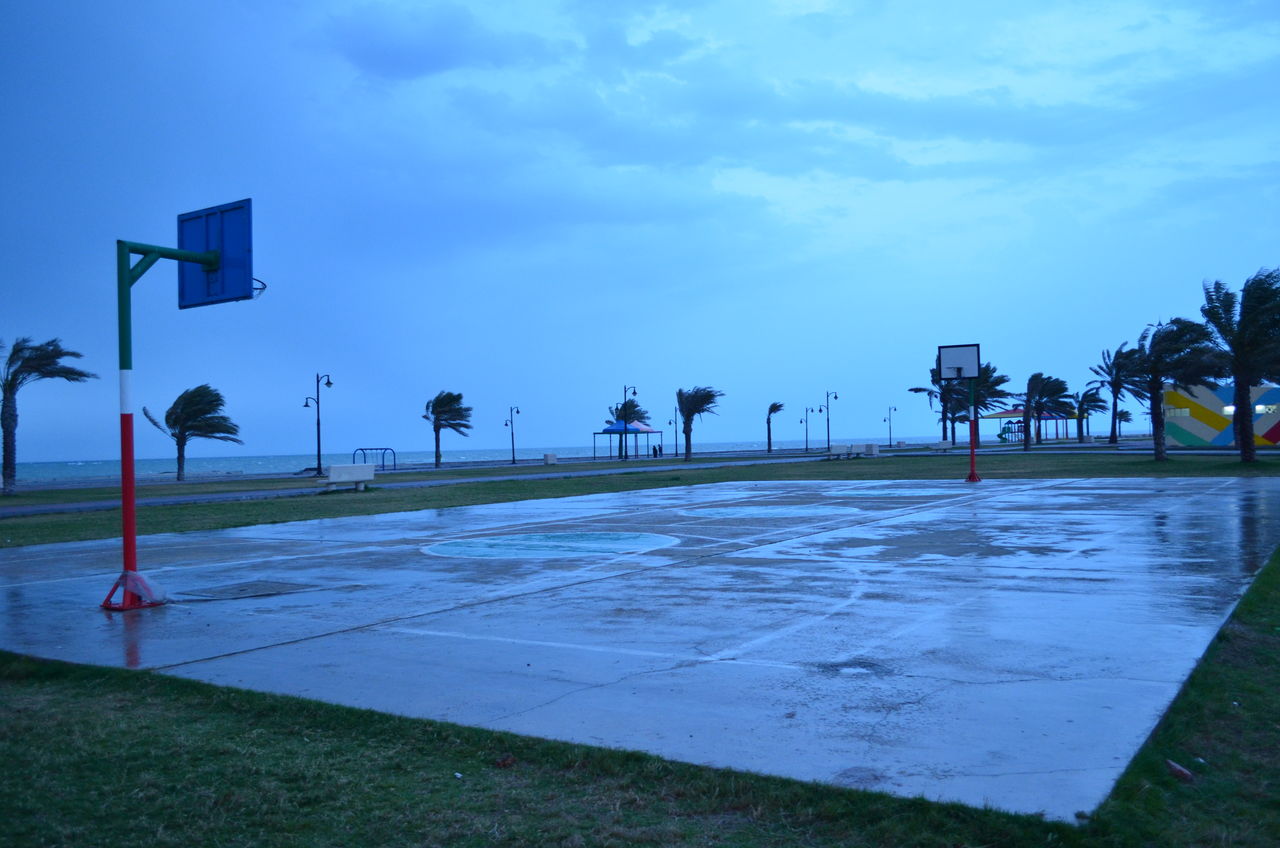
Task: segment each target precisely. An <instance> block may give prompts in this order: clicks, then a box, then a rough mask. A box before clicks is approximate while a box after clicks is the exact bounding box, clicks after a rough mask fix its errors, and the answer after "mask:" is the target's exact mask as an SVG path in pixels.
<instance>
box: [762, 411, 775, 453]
mask: <svg viewBox="0 0 1280 848" xmlns="http://www.w3.org/2000/svg"><path fill="white" fill-rule="evenodd" d="M764 432H765V441H766V442H767V444H768V446H769V447H768V449H767V450H766V451H765V452H766V453H773V416H772V415H770V416H768V417H766V418H765V419H764Z"/></svg>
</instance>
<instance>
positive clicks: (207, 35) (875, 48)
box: [0, 0, 1280, 461]
mask: <svg viewBox="0 0 1280 848" xmlns="http://www.w3.org/2000/svg"><path fill="white" fill-rule="evenodd" d="M0 41H2V42H3V43H2V44H0V66H2V69H3V73H2V74H0V85H2V86H3V102H4V107H5V124H6V127H7V129H6V131H5V133H4V134H3V136H2V137H0V144H2V145H3V154H4V155H3V157H2V158H0V168H2V169H3V183H4V186H5V196H6V202H5V203H4V204H3V208H2V209H0V243H2V244H3V248H4V254H5V256H6V259H7V262H8V263H9V264H8V266H7V268H8V270H7V272H6V273H5V274H4V283H3V298H2V299H0V340H3V341H6V342H10V341H12V339H13V338H14V337H16V336H33V337H35V338H36V339H37V340H43V339H47V338H50V337H53V336H57V337H61V338H62V339H63V341H64V343H65V344H66V345H67V346H68V347H70V348H72V349H75V350H78V351H81V352H83V353H84V355H85V356H84V359H83V360H82V361H81V362H80V364H81V365H82V366H83V367H85V368H88V369H89V370H92V371H95V372H97V373H98V374H100V375H101V379H100V380H96V381H92V382H91V383H88V384H83V385H70V384H64V383H55V382H52V381H46V382H43V383H38V384H34V385H32V386H29V387H28V388H26V389H24V390H23V392H22V394H21V395H20V396H19V400H20V413H21V426H20V429H19V434H18V436H19V440H18V448H19V459H20V460H26V461H37V460H71V459H88V458H110V457H114V456H117V455H118V443H117V436H116V432H117V430H116V428H117V413H118V389H117V381H116V369H117V365H118V363H117V358H116V308H115V269H114V241H115V240H116V239H128V240H132V241H141V242H149V243H155V244H161V245H175V243H176V236H175V229H176V227H175V216H176V215H177V214H178V213H180V212H185V211H189V210H192V209H197V208H201V207H205V206H212V205H215V204H219V203H224V202H228V201H232V200H238V199H240V198H244V197H251V198H252V199H253V203H254V263H255V267H254V271H255V275H256V276H257V277H260V278H261V279H263V280H264V281H265V282H266V283H267V285H268V286H269V289H268V291H267V294H266V295H265V296H264V297H262V298H260V299H258V300H255V301H252V302H246V303H234V304H226V305H220V306H212V307H208V308H204V309H194V310H184V311H181V312H179V311H178V310H177V308H176V270H175V267H174V265H173V263H169V262H165V263H161V264H160V265H158V266H156V268H154V269H153V270H152V271H150V272H149V273H148V274H147V275H146V276H145V277H143V278H142V280H141V281H140V282H139V283H138V285H137V286H136V287H135V290H134V316H133V318H134V361H135V377H134V394H135V397H136V400H137V403H138V405H142V404H145V405H147V406H149V407H150V408H151V409H152V410H153V411H158V412H162V411H163V410H164V409H165V408H166V407H167V406H168V405H169V403H171V402H172V401H173V399H174V398H175V397H176V396H177V394H178V393H179V392H181V391H182V390H183V389H186V388H189V387H191V386H194V385H197V384H199V383H210V384H212V385H214V386H215V387H217V388H219V389H220V390H222V392H223V393H224V394H225V395H226V397H227V401H228V412H229V413H230V414H231V416H232V417H233V418H234V419H235V420H236V421H237V422H239V423H240V425H241V427H242V431H243V436H244V439H245V446H244V447H243V448H237V447H235V446H221V445H218V444H216V443H204V444H203V445H197V446H195V448H194V450H193V452H194V453H196V454H197V455H222V454H224V453H235V452H240V453H245V454H263V453H306V452H307V451H309V450H311V449H312V447H313V445H314V418H313V417H312V414H311V411H310V410H305V409H303V408H302V400H303V398H304V397H305V396H307V395H309V394H312V393H313V391H314V388H315V385H314V378H315V374H316V373H317V372H321V373H328V374H331V375H332V379H333V382H334V386H333V388H332V389H324V390H323V391H324V392H325V395H324V414H325V434H326V442H325V444H326V449H331V450H334V451H349V450H351V449H352V448H355V447H361V446H371V445H378V446H382V445H387V446H391V447H394V448H396V449H397V450H400V451H407V450H418V449H425V448H427V447H429V444H430V431H429V427H428V425H427V424H426V422H424V421H423V420H422V419H421V417H420V416H421V413H422V409H423V404H424V403H425V402H426V400H427V399H428V398H430V397H431V396H432V395H434V394H435V393H436V392H437V391H439V390H441V389H449V390H454V391H461V392H463V393H464V396H465V398H466V401H467V403H468V404H470V405H472V406H473V407H474V408H475V418H474V422H475V429H474V431H473V434H472V437H471V439H470V440H469V441H467V442H463V440H461V439H460V438H458V437H448V436H446V447H502V446H504V445H506V444H507V435H506V430H505V429H504V428H503V420H504V419H505V418H506V416H507V408H508V406H510V405H512V404H515V405H518V406H520V408H521V409H522V411H523V414H522V415H521V417H520V419H519V425H520V429H519V431H518V433H519V437H520V441H521V443H522V444H524V445H527V446H535V445H541V446H552V445H580V444H589V443H590V433H591V432H592V431H593V430H595V429H598V427H599V426H600V425H601V424H602V423H603V420H604V418H605V415H606V408H607V407H608V406H609V405H610V404H612V403H616V402H617V400H618V399H619V396H620V394H621V390H622V387H623V386H624V385H634V386H636V387H638V396H637V400H639V401H640V403H641V404H642V405H643V406H645V407H646V408H648V409H649V410H650V411H651V412H652V413H653V418H654V420H655V422H656V423H659V424H660V426H665V422H666V420H667V418H669V417H670V416H671V408H672V405H673V396H674V393H675V390H676V389H677V388H678V387H691V386H694V385H710V386H714V387H716V388H719V389H721V390H723V391H724V392H725V393H726V394H725V397H724V398H723V400H722V404H721V414H720V415H719V416H716V417H708V418H707V419H706V420H704V421H702V422H701V423H699V424H698V425H697V427H696V428H695V433H694V435H695V440H696V441H730V440H742V439H762V438H763V430H764V417H765V410H766V408H767V406H768V404H769V403H770V402H771V401H775V400H776V401H782V402H783V403H785V404H786V406H787V411H786V412H785V413H783V414H782V415H781V416H779V417H778V420H777V422H776V426H775V437H777V438H783V439H787V438H802V437H803V429H802V426H801V424H800V423H799V418H800V417H801V414H802V410H803V408H804V407H805V406H817V405H818V404H820V403H822V402H823V400H824V393H825V392H826V391H828V390H835V391H838V392H839V393H840V399H839V400H838V401H836V402H835V404H834V408H833V417H832V429H833V436H835V437H836V439H837V440H839V439H840V438H842V437H843V438H848V439H852V438H855V437H859V436H874V435H876V434H883V433H885V425H884V424H883V418H884V417H885V414H886V412H887V409H888V407H889V406H896V407H897V408H898V412H897V413H896V414H895V416H894V430H895V435H927V434H930V433H932V432H934V429H935V424H934V421H935V420H936V415H935V414H934V413H932V412H931V411H930V410H929V408H928V405H927V403H926V401H925V400H924V399H923V398H922V397H920V396H918V395H913V394H910V393H909V392H908V391H907V389H908V388H909V387H911V386H918V385H921V384H922V383H924V382H927V380H928V373H927V372H928V368H929V366H930V365H931V364H932V361H933V359H934V355H935V352H936V348H937V345H939V344H959V343H969V342H978V343H981V345H982V352H983V358H984V359H987V360H990V361H991V362H993V363H994V364H995V365H996V366H997V367H998V368H999V369H1000V370H1001V371H1002V372H1003V373H1006V374H1008V375H1009V376H1010V377H1011V378H1012V382H1013V383H1025V381H1026V378H1027V376H1028V375H1029V374H1030V373H1031V372H1033V371H1044V372H1046V373H1050V374H1053V375H1055V376H1060V377H1062V378H1064V379H1066V380H1067V381H1068V382H1069V383H1070V384H1071V386H1072V388H1073V389H1078V388H1082V387H1083V385H1084V383H1085V382H1086V381H1087V380H1088V379H1089V378H1090V374H1089V366H1090V365H1092V364H1095V363H1097V362H1098V361H1099V359H1100V354H1101V351H1102V350H1103V349H1104V348H1114V347H1115V346H1116V345H1118V344H1119V343H1121V342H1124V341H1126V340H1127V341H1130V342H1133V341H1134V340H1136V338H1137V336H1138V334H1139V333H1140V332H1141V331H1142V329H1143V327H1144V326H1145V325H1147V324H1148V323H1150V322H1154V321H1157V320H1160V319H1165V318H1169V317H1172V316H1175V315H1185V316H1190V317H1195V316H1196V315H1197V309H1198V305H1199V302H1200V301H1201V298H1202V294H1201V284H1202V282H1203V281H1205V280H1213V279H1222V280H1225V281H1227V282H1229V283H1230V284H1232V286H1233V287H1238V286H1239V284H1240V283H1241V282H1243V281H1244V280H1245V279H1246V278H1247V277H1248V276H1249V275H1250V274H1252V273H1253V272H1254V271H1256V270H1257V269H1258V268H1260V267H1274V266H1277V265H1280V239H1278V238H1277V236H1278V234H1280V226H1278V225H1280V189H1278V186H1280V164H1278V163H1280V109H1277V107H1276V92H1277V91H1280V6H1277V5H1276V4H1275V3H1272V2H1237V3H1219V2H1214V3H1210V2H1207V0H1205V1H1204V2H1188V3H1177V2H1134V1H1133V0H1107V2H1097V3H1094V2H1038V3H1025V2H1007V3H999V2H994V3H993V2H973V3H964V4H955V3H949V2H932V3H931V2H912V3H907V2H901V3H892V2H877V0H866V2H854V1H853V0H849V1H848V2H844V0H705V2H701V1H700V0H695V1H694V2H670V3H651V2H633V1H632V0H611V2H607V3H606V2H597V0H563V2H551V0H545V1H544V0H511V1H510V2H507V0H486V1H485V2H463V0H455V2H427V1H426V0H419V1H418V2H409V0H404V2H391V0H375V1H374V2H339V1H338V0H330V2H322V0H277V2H262V0H220V2H217V3H209V2H186V0H163V2H159V1H155V2H153V1H152V0H128V2H124V1H123V0H121V1H120V2H114V1H113V0H11V2H8V3H6V4H4V8H3V10H2V11H0ZM814 420H815V423H816V424H820V419H814ZM1140 420H1141V419H1140ZM140 423H141V426H140V427H139V435H138V453H139V455H140V456H159V457H163V456H167V455H169V454H170V453H171V451H172V448H171V445H170V443H169V442H168V441H167V440H166V439H165V438H164V437H163V436H162V435H161V434H159V433H157V432H155V431H154V430H153V429H152V428H150V427H149V426H146V425H145V422H140Z"/></svg>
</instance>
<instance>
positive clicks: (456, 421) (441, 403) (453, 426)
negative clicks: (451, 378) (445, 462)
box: [422, 391, 471, 468]
mask: <svg viewBox="0 0 1280 848" xmlns="http://www.w3.org/2000/svg"><path fill="white" fill-rule="evenodd" d="M422 417H423V418H425V419H426V420H428V421H430V422H431V429H432V430H433V431H434V432H435V435H436V468H439V467H440V431H441V430H452V431H453V432H455V433H457V434H458V435H459V436H466V435H469V434H468V433H466V432H464V431H465V430H470V429H471V407H469V406H463V405H462V393H461V392H444V391H442V392H440V393H439V394H437V395H436V396H435V397H433V398H432V399H431V400H429V401H427V411H426V413H425V414H424V415H423V416H422Z"/></svg>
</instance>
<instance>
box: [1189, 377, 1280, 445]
mask: <svg viewBox="0 0 1280 848" xmlns="http://www.w3.org/2000/svg"><path fill="white" fill-rule="evenodd" d="M1232 392H1233V388H1232V386H1231V384H1230V383H1228V384H1226V385H1224V386H1222V387H1221V388H1218V389H1210V388H1208V387H1207V386H1196V387H1194V388H1192V389H1190V390H1188V391H1182V390H1178V389H1167V390H1165V393H1164V426H1165V435H1166V436H1167V437H1168V440H1169V444H1171V445H1179V446H1181V447H1203V446H1204V445H1217V446H1220V447H1230V446H1232V445H1234V444H1235V441H1236V438H1235V434H1234V433H1233V432H1232V431H1231V415H1232V413H1233V412H1234V411H1235V406H1233V405H1232V397H1231V395H1232ZM1252 400H1253V434H1254V435H1253V441H1254V444H1256V445H1258V446H1259V447H1273V446H1275V445H1276V444H1280V386H1256V387H1254V389H1253V392H1252Z"/></svg>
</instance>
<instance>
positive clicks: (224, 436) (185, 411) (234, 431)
mask: <svg viewBox="0 0 1280 848" xmlns="http://www.w3.org/2000/svg"><path fill="white" fill-rule="evenodd" d="M225 404H226V401H224V400H223V398H222V393H221V392H219V391H218V390H217V389H215V388H213V387H212V386H210V385H209V384H208V383H204V384H201V385H199V386H196V387H195V388H194V389H187V390H186V391H185V392H183V393H182V394H180V395H178V399H177V400H175V401H174V402H173V406H171V407H169V409H168V410H167V411H166V412H165V414H164V423H163V424H161V423H160V422H159V421H157V420H156V418H155V416H154V415H152V414H151V410H149V409H147V408H146V407H145V406H144V407H142V414H143V415H145V416H147V420H148V421H150V422H151V423H152V424H154V425H155V428H156V429H157V430H159V431H160V432H161V433H164V434H165V435H167V436H168V437H169V438H171V439H173V441H174V444H176V445H177V446H178V479H179V480H185V479H187V442H188V441H190V440H191V439H215V440H217V441H219V442H235V443H236V444H237V445H243V444H244V442H242V441H240V440H239V439H238V438H236V437H237V436H239V435H240V428H239V426H237V425H236V424H235V423H234V422H232V420H231V419H230V418H228V417H227V416H225V415H223V414H222V408H223V406H224V405H225Z"/></svg>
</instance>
